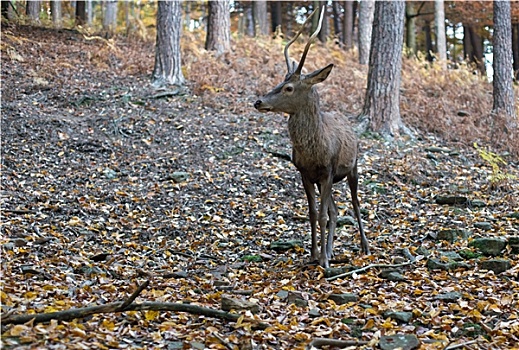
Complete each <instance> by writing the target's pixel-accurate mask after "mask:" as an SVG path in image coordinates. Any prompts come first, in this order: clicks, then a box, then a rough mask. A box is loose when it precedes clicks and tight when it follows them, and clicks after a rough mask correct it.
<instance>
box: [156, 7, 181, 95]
mask: <svg viewBox="0 0 519 350" xmlns="http://www.w3.org/2000/svg"><path fill="white" fill-rule="evenodd" d="M181 6H182V4H181V2H180V1H159V2H158V10H157V42H156V44H155V67H154V68H153V74H152V84H153V85H154V86H156V87H162V86H167V85H176V86H182V85H184V83H185V79H184V75H183V74H182V66H181V55H180V37H181V35H182V11H181Z"/></svg>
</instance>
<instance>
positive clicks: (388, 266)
mask: <svg viewBox="0 0 519 350" xmlns="http://www.w3.org/2000/svg"><path fill="white" fill-rule="evenodd" d="M415 262H416V261H408V262H405V263H401V264H369V265H367V266H364V267H361V268H360V269H357V270H353V271H348V272H345V273H341V274H340V275H336V276H332V277H328V278H327V279H326V280H327V281H334V280H336V279H339V278H342V277H346V276H349V275H353V274H355V273H359V272H364V271H366V270H369V269H373V268H390V267H402V266H407V265H411V264H414V263H415Z"/></svg>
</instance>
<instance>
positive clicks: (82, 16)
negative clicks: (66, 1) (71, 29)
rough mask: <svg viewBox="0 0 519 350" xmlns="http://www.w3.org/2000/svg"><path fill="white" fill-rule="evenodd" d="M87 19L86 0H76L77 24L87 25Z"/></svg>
mask: <svg viewBox="0 0 519 350" xmlns="http://www.w3.org/2000/svg"><path fill="white" fill-rule="evenodd" d="M86 21H87V15H86V1H84V0H81V1H80V0H78V1H76V25H80V26H82V25H85V23H86Z"/></svg>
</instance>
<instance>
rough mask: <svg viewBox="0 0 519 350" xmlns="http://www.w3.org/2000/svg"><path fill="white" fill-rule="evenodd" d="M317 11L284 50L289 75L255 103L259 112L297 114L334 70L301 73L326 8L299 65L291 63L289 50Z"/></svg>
mask: <svg viewBox="0 0 519 350" xmlns="http://www.w3.org/2000/svg"><path fill="white" fill-rule="evenodd" d="M316 11H317V9H316V10H315V11H313V12H312V13H311V14H310V16H308V18H307V19H306V20H305V22H304V23H303V25H302V27H301V29H300V30H299V31H298V32H297V34H296V35H295V36H294V37H293V38H292V40H290V41H289V42H288V43H287V44H286V46H285V49H284V53H285V61H286V64H287V74H286V75H285V80H284V81H283V82H282V83H281V84H279V85H278V86H276V87H275V88H274V89H273V90H272V91H270V92H269V93H268V94H266V95H265V96H263V97H262V98H261V99H259V100H257V101H256V102H255V103H254V107H255V108H256V109H257V110H258V111H260V112H285V113H288V114H294V113H296V111H297V110H298V109H300V108H301V105H302V104H304V102H305V100H308V97H309V94H310V93H311V91H312V87H313V86H314V85H315V84H317V83H320V82H323V81H324V80H326V78H327V77H328V75H329V74H330V72H331V70H332V68H333V64H329V65H328V66H326V67H324V68H321V69H318V70H316V71H314V72H312V73H310V74H302V73H301V71H302V69H303V65H304V63H305V60H306V55H307V54H308V50H309V49H310V45H311V44H312V42H313V40H314V39H315V37H316V36H317V34H318V33H319V31H320V30H321V26H322V22H323V14H324V7H323V9H322V10H321V16H320V18H319V25H318V26H317V29H316V30H315V32H314V33H313V34H312V35H311V36H310V39H309V40H308V42H307V43H306V46H305V48H304V51H303V55H302V56H301V60H300V61H299V64H297V65H296V62H293V61H291V59H290V56H289V54H288V49H289V47H290V45H292V44H293V43H294V42H295V41H296V40H297V38H298V37H299V35H301V33H302V32H303V30H304V29H305V26H306V24H307V23H308V22H309V20H310V19H311V18H312V16H313V15H314V14H315V12H316Z"/></svg>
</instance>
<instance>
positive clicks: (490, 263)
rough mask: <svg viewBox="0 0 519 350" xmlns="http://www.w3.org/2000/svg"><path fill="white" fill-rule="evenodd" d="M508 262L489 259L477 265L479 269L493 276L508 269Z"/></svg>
mask: <svg viewBox="0 0 519 350" xmlns="http://www.w3.org/2000/svg"><path fill="white" fill-rule="evenodd" d="M510 266H511V264H510V260H506V259H490V260H484V261H481V262H480V263H479V268H480V269H482V270H491V271H494V273H495V274H498V273H501V272H504V271H506V270H508V269H509V268H510Z"/></svg>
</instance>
